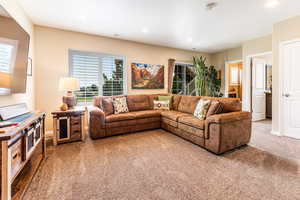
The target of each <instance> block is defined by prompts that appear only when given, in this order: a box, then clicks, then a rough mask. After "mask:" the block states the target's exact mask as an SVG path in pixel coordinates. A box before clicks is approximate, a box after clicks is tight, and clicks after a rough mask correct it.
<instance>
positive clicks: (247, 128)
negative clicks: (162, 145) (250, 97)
mask: <svg viewBox="0 0 300 200" xmlns="http://www.w3.org/2000/svg"><path fill="white" fill-rule="evenodd" d="M162 95H172V94H162ZM158 96H159V95H128V96H126V98H127V104H128V108H129V111H130V112H128V113H122V114H117V115H116V114H113V104H112V98H113V97H95V98H94V106H93V109H91V111H90V119H89V121H90V122H89V126H90V127H89V128H90V136H91V138H92V139H97V138H103V137H108V136H113V135H119V134H124V133H131V132H137V131H142V130H149V129H159V128H162V129H165V130H167V131H169V132H171V133H173V134H176V135H178V136H180V137H182V138H185V139H187V140H189V141H191V142H193V143H195V144H197V145H199V146H201V147H203V148H205V149H207V150H209V151H211V152H213V153H215V154H221V153H224V152H226V151H229V150H232V149H234V148H237V147H240V146H242V145H245V144H247V143H248V142H249V140H250V137H251V114H250V113H249V112H244V111H241V102H240V101H239V100H238V99H234V98H212V97H195V96H182V95H172V105H171V107H172V109H171V110H169V111H161V110H153V100H155V99H157V97H158ZM199 99H210V100H212V104H211V106H213V103H216V102H219V104H218V103H216V105H218V106H219V107H218V109H216V112H215V113H208V114H207V118H206V120H199V119H197V118H195V117H194V116H193V112H194V110H195V107H196V105H197V102H198V101H199Z"/></svg>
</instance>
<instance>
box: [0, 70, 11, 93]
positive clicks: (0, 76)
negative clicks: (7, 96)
mask: <svg viewBox="0 0 300 200" xmlns="http://www.w3.org/2000/svg"><path fill="white" fill-rule="evenodd" d="M0 88H7V89H10V88H11V74H9V73H5V72H0Z"/></svg>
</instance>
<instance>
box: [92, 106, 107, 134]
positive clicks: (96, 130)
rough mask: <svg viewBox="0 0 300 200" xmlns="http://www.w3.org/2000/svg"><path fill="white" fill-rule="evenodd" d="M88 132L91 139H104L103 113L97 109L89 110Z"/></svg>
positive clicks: (94, 107)
mask: <svg viewBox="0 0 300 200" xmlns="http://www.w3.org/2000/svg"><path fill="white" fill-rule="evenodd" d="M89 115H90V118H89V130H90V136H91V138H92V139H97V138H101V137H105V113H104V111H103V110H101V109H100V108H99V107H96V106H93V107H90V108H89Z"/></svg>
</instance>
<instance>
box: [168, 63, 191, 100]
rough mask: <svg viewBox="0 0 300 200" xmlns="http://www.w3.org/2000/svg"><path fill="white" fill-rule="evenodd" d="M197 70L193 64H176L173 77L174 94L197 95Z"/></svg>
mask: <svg viewBox="0 0 300 200" xmlns="http://www.w3.org/2000/svg"><path fill="white" fill-rule="evenodd" d="M194 78H195V68H194V66H193V65H191V64H182V63H176V64H175V69H174V75H173V88H172V92H173V94H186V95H195V84H194V81H195V80H194Z"/></svg>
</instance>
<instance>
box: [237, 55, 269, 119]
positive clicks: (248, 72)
mask: <svg viewBox="0 0 300 200" xmlns="http://www.w3.org/2000/svg"><path fill="white" fill-rule="evenodd" d="M270 54H273V52H272V51H266V52H263V53H258V54H251V55H248V56H246V62H245V63H244V70H243V71H242V76H243V79H242V84H243V85H242V87H243V96H242V102H243V104H242V108H243V110H244V111H249V112H251V113H252V68H251V67H252V66H251V59H252V58H254V57H258V56H265V55H270Z"/></svg>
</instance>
